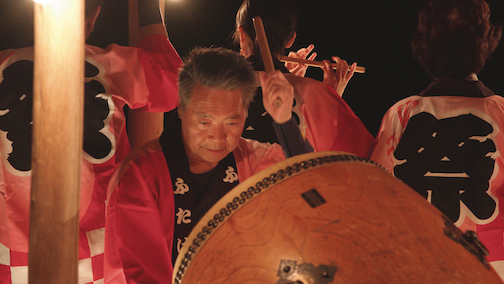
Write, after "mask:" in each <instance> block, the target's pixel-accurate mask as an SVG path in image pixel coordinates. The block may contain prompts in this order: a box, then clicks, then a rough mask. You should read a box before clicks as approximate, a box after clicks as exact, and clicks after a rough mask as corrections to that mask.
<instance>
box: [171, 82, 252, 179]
mask: <svg viewBox="0 0 504 284" xmlns="http://www.w3.org/2000/svg"><path fill="white" fill-rule="evenodd" d="M179 117H180V119H181V120H182V140H183V141H184V146H185V150H186V153H187V157H188V159H189V166H190V167H191V171H192V172H194V173H204V172H206V171H209V170H211V169H213V168H214V167H215V166H216V165H217V164H218V163H219V161H221V160H222V159H224V158H225V157H226V156H227V155H228V154H229V153H231V152H232V151H233V150H234V149H235V148H236V146H237V145H238V141H239V138H240V136H241V134H242V131H243V127H244V125H245V119H246V117H247V112H246V110H245V107H244V106H243V99H242V90H239V89H235V90H230V91H226V90H222V89H220V88H215V87H205V86H202V85H200V84H196V86H195V87H194V89H193V91H192V96H191V99H190V101H189V103H188V104H187V106H186V107H185V109H184V110H180V109H179Z"/></svg>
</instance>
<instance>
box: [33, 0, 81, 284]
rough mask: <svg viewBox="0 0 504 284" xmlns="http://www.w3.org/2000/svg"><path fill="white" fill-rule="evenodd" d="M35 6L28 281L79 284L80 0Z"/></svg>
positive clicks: (51, 1)
mask: <svg viewBox="0 0 504 284" xmlns="http://www.w3.org/2000/svg"><path fill="white" fill-rule="evenodd" d="M44 2H45V3H44V4H40V3H35V63H34V101H33V144H32V145H33V146H32V147H33V148H32V149H33V152H32V169H33V170H32V187H31V207H30V244H29V256H28V258H29V269H28V275H29V283H38V284H40V283H65V284H68V283H77V279H78V272H77V264H78V236H79V226H78V224H79V196H80V190H79V187H80V172H81V171H80V166H81V163H82V161H81V156H82V139H83V113H84V110H83V105H84V103H83V102H84V0H45V1H44Z"/></svg>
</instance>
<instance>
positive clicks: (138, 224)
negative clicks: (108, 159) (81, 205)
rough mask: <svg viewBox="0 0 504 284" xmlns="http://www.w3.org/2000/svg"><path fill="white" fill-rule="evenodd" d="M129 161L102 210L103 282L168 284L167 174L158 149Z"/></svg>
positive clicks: (170, 223)
mask: <svg viewBox="0 0 504 284" xmlns="http://www.w3.org/2000/svg"><path fill="white" fill-rule="evenodd" d="M153 142H154V141H153ZM155 142H156V143H157V140H156V141H155ZM152 144H153V143H152V142H151V143H149V144H147V145H146V146H144V147H143V148H141V150H142V151H144V150H145V149H146V148H148V147H150V146H152ZM158 145H159V143H157V145H156V148H158ZM142 151H140V152H142ZM132 157H135V158H132V159H130V158H127V159H128V160H127V162H126V164H123V165H122V166H121V168H119V170H118V171H119V173H118V175H117V177H116V178H114V180H116V182H117V187H115V190H114V191H113V192H112V193H111V194H110V198H109V204H108V206H107V227H106V228H107V232H106V244H105V251H106V253H105V255H106V264H105V282H106V283H118V282H119V283H121V282H122V281H124V279H125V281H126V283H171V277H172V272H173V267H172V261H171V255H172V241H173V227H174V212H175V209H174V201H173V191H172V190H170V189H171V180H170V174H169V172H168V168H167V166H166V162H165V159H164V155H163V153H162V151H161V150H160V146H159V149H157V150H156V151H152V148H151V149H149V151H148V152H147V153H141V155H139V152H135V153H134V154H133V156H132Z"/></svg>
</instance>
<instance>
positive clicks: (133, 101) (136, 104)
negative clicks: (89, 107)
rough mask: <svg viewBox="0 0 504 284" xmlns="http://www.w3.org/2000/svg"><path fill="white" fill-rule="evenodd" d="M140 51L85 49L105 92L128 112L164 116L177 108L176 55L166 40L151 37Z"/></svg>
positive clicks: (141, 46) (112, 48)
mask: <svg viewBox="0 0 504 284" xmlns="http://www.w3.org/2000/svg"><path fill="white" fill-rule="evenodd" d="M139 46H140V48H139V47H128V46H120V45H117V44H111V45H109V46H108V47H107V48H106V49H105V50H102V49H100V48H97V47H93V46H86V51H87V52H86V54H87V57H86V60H90V61H94V62H91V63H93V65H96V66H97V67H98V68H100V69H102V68H103V70H100V74H104V75H100V76H103V77H104V80H105V81H106V83H107V86H106V89H108V90H107V92H110V93H111V94H112V95H114V96H116V97H118V98H120V99H121V100H123V101H124V102H125V103H126V104H128V106H129V107H130V108H133V109H137V108H143V109H144V110H146V111H153V112H167V111H170V110H172V109H174V108H175V107H176V106H177V101H178V86H177V80H178V69H179V68H180V66H181V64H182V60H181V59H180V57H179V55H178V54H177V52H176V51H175V49H174V48H173V46H172V45H171V43H170V42H169V41H168V39H167V38H166V37H163V36H161V35H150V36H146V37H144V38H142V40H141V42H140V44H139Z"/></svg>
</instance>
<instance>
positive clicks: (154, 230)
mask: <svg viewBox="0 0 504 284" xmlns="http://www.w3.org/2000/svg"><path fill="white" fill-rule="evenodd" d="M259 75H260V81H261V86H262V88H263V90H265V92H264V94H265V95H264V100H263V102H264V105H265V108H266V110H267V111H268V113H269V114H270V115H271V116H272V117H273V119H274V121H275V128H276V129H277V131H278V133H279V136H282V137H284V138H286V139H285V141H287V143H286V144H285V146H284V150H285V152H290V153H291V154H299V153H303V152H307V151H310V148H311V147H310V146H309V144H307V143H306V142H304V140H303V138H302V136H301V132H300V131H299V128H297V123H296V121H295V120H294V118H293V117H292V101H293V87H292V86H291V85H290V84H289V83H288V81H287V80H286V79H285V77H284V76H283V75H282V73H280V72H279V71H277V72H276V73H272V74H270V75H269V76H268V75H266V74H265V73H264V72H263V73H260V74H259ZM256 82H257V79H256V76H255V74H254V71H253V69H252V67H251V66H250V65H249V63H248V62H247V61H246V60H245V59H244V58H243V57H241V56H240V55H239V54H237V53H235V52H233V51H230V50H227V49H223V48H210V49H196V50H193V51H192V52H191V53H190V55H189V58H188V59H186V60H185V63H184V66H183V68H182V69H181V71H180V73H179V102H178V108H177V110H176V111H172V112H171V113H169V114H168V117H169V120H168V121H167V123H166V127H165V131H164V133H163V134H162V135H161V137H160V138H159V139H156V140H153V141H151V142H149V143H148V144H146V145H144V146H143V147H142V148H141V149H139V150H138V151H136V152H133V153H132V154H131V155H130V157H129V158H127V159H126V160H125V161H124V163H123V164H122V165H121V167H120V168H119V170H118V171H117V172H116V176H115V177H114V178H113V180H112V182H111V185H110V187H109V196H110V198H109V203H108V208H107V210H108V212H107V232H106V253H105V254H106V260H105V261H106V263H107V264H106V271H105V277H106V281H107V282H109V281H110V282H114V283H118V282H124V281H133V282H135V283H151V282H155V283H169V282H170V281H171V272H172V258H173V261H174V260H175V257H176V255H177V253H178V250H179V249H180V247H181V246H182V244H183V242H184V240H185V238H186V237H187V235H188V234H189V233H190V231H191V229H192V228H193V227H194V226H195V224H196V223H197V222H198V220H199V219H200V218H201V217H202V216H203V215H204V214H205V212H207V211H208V209H210V208H211V207H212V205H213V204H215V202H217V201H218V200H219V199H220V198H221V197H222V196H223V195H224V194H226V193H227V192H228V191H229V190H231V189H232V188H233V187H235V186H236V185H238V183H239V182H240V181H243V180H245V179H247V178H248V177H249V176H251V175H252V174H254V173H257V172H258V171H260V170H262V169H264V168H266V167H268V166H270V165H273V164H275V163H277V162H279V161H281V160H283V159H284V158H285V156H284V153H283V152H282V147H280V146H279V145H277V144H273V145H271V144H263V143H259V142H257V141H253V140H246V139H243V138H241V133H242V130H243V127H244V124H245V120H246V118H247V109H248V105H249V104H250V102H251V100H252V98H253V96H254V94H255V91H256V86H257V83H256ZM277 98H280V99H281V101H282V104H280V105H275V103H274V101H275V100H276V99H277ZM291 127H292V128H291ZM172 250H173V257H172Z"/></svg>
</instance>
